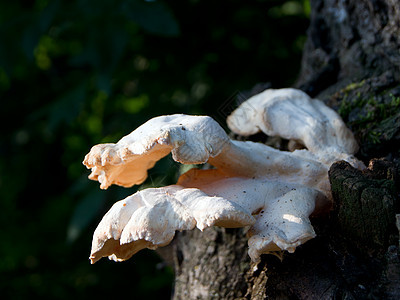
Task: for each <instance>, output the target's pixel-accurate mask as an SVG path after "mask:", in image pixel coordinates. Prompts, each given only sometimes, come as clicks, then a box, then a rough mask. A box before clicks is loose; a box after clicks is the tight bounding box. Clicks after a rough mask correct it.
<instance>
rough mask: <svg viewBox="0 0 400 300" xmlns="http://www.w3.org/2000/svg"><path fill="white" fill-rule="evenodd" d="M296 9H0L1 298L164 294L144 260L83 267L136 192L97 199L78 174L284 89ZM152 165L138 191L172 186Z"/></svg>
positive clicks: (130, 3) (166, 173)
mask: <svg viewBox="0 0 400 300" xmlns="http://www.w3.org/2000/svg"><path fill="white" fill-rule="evenodd" d="M309 11H310V9H309V3H308V1H305V0H297V1H278V0H264V1H262V0H259V1H256V0H251V1H194V0H192V1H172V0H170V1H139V0H112V1H111V0H110V1H95V0H77V1H67V0H54V1H51V0H37V1H27V0H25V1H22V0H21V1H2V2H1V3H0V99H1V108H0V113H1V123H2V124H1V126H0V130H1V135H0V208H1V210H0V214H1V215H0V228H1V233H2V234H1V235H2V239H1V243H0V257H1V259H0V279H1V280H0V295H1V298H2V299H7V298H9V299H25V298H33V297H42V298H51V299H70V298H71V297H74V298H80V299H81V298H82V299H83V298H87V297H90V298H93V297H100V298H103V297H104V298H105V297H111V296H112V297H118V296H122V295H124V294H126V293H128V294H129V297H130V298H132V299H141V298H144V297H146V298H157V299H162V298H166V299H168V298H169V294H170V293H171V284H172V280H173V272H172V269H171V268H169V267H167V266H165V265H164V264H163V263H162V262H161V261H160V260H159V259H158V258H157V256H156V255H155V254H154V252H151V251H142V252H140V253H138V254H137V255H135V257H134V258H133V259H131V260H129V261H127V262H125V263H114V262H109V261H107V260H105V259H103V260H102V261H100V262H99V263H97V264H95V265H90V264H89V262H88V260H87V257H88V255H89V251H90V244H91V236H92V233H93V231H94V229H95V227H96V225H97V223H98V222H99V221H100V219H101V217H102V215H103V214H104V213H105V212H106V211H107V210H108V209H109V208H110V206H111V205H112V204H113V203H114V202H115V201H117V200H120V199H122V198H124V197H126V196H127V195H129V194H132V193H133V192H135V191H136V189H137V188H131V189H123V188H121V187H112V188H110V189H109V190H107V191H101V190H100V189H99V187H98V183H95V182H91V181H89V180H88V179H87V175H88V173H89V172H88V171H87V170H86V169H85V168H84V166H83V165H82V164H81V161H82V160H83V157H84V155H85V154H86V153H87V152H88V151H89V149H90V147H91V146H92V145H94V144H98V143H104V142H116V141H117V140H118V139H119V138H121V137H122V136H123V135H125V134H127V133H129V132H130V131H131V130H133V129H134V128H136V127H137V126H139V125H140V124H142V123H143V122H145V121H146V120H148V119H150V118H151V117H154V116H157V115H161V114H170V113H188V114H208V115H211V116H213V117H214V118H215V119H217V120H218V121H219V122H220V123H221V124H222V123H223V122H224V112H223V110H222V109H221V108H222V107H224V105H225V104H226V103H227V102H229V101H231V100H229V99H233V96H234V95H235V94H236V93H237V92H238V91H243V90H248V89H251V88H252V87H253V86H254V85H255V84H256V83H260V82H270V83H271V84H272V86H273V87H276V88H278V87H284V86H289V85H291V84H292V83H293V81H294V79H295V77H296V75H297V73H298V70H299V66H300V59H301V51H302V47H303V44H304V41H305V32H306V28H307V25H308V14H309ZM178 172H179V168H178V167H177V166H176V165H175V164H174V163H173V162H172V160H171V159H168V158H167V159H164V160H162V161H161V162H159V163H158V164H157V165H156V167H155V168H154V169H153V170H151V172H150V174H149V179H148V181H147V182H146V183H145V185H147V186H159V185H163V184H170V183H172V182H173V181H174V180H176V178H177V174H178Z"/></svg>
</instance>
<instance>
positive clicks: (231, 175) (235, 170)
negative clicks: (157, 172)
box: [83, 89, 363, 263]
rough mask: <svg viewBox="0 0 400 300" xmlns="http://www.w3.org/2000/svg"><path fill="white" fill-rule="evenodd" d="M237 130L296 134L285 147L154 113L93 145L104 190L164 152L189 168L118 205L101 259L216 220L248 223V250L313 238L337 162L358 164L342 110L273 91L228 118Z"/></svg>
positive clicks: (98, 243) (93, 165) (101, 235)
mask: <svg viewBox="0 0 400 300" xmlns="http://www.w3.org/2000/svg"><path fill="white" fill-rule="evenodd" d="M227 123H228V127H229V128H230V129H231V130H232V131H233V132H235V133H237V134H240V135H243V136H249V135H252V134H255V133H257V132H259V131H262V132H264V133H265V134H267V135H269V136H279V137H282V138H285V139H288V140H289V145H290V148H293V149H297V148H300V147H299V145H301V148H303V149H301V150H294V151H279V150H277V149H274V148H271V147H269V146H267V145H264V144H261V143H254V142H250V141H246V142H245V141H236V140H232V139H230V138H229V137H228V135H227V134H226V133H225V131H224V130H223V129H222V128H221V127H220V125H219V124H218V123H217V122H216V121H214V120H213V119H212V118H210V117H207V116H189V115H183V114H176V115H169V116H161V117H156V118H153V119H151V120H149V121H147V122H146V123H145V124H143V125H142V126H140V127H138V128H137V129H136V130H134V131H133V132H132V133H130V134H129V135H127V136H125V137H123V138H122V139H121V140H120V141H118V142H117V143H116V144H100V145H96V146H94V147H93V148H92V149H91V151H90V152H89V153H88V154H87V155H86V157H85V160H84V162H83V163H84V164H85V165H86V167H87V168H90V169H91V174H90V176H89V178H90V179H93V180H98V181H99V182H100V184H101V185H100V187H101V188H102V189H106V188H108V187H109V186H110V185H112V184H116V185H121V186H124V187H130V186H133V185H137V184H141V183H142V182H144V181H145V179H146V177H147V170H148V169H150V168H152V167H153V166H154V164H155V163H156V162H157V161H158V160H160V159H161V158H162V157H164V156H166V155H168V154H169V153H172V158H173V159H174V160H175V161H177V162H179V163H182V164H204V163H209V164H210V165H212V166H213V167H214V168H213V169H207V170H201V169H191V170H189V171H188V172H186V173H184V174H183V175H181V177H180V178H179V180H178V182H177V183H176V184H175V185H170V186H166V187H161V188H148V189H144V190H141V191H138V192H136V193H135V194H133V195H131V196H129V197H127V198H125V199H124V200H121V201H119V202H117V203H115V204H114V205H113V207H112V208H111V209H110V210H109V211H108V213H107V214H106V215H105V216H104V217H103V219H102V220H101V222H100V224H99V225H98V227H97V229H96V231H95V233H94V236H93V242H92V251H91V255H90V260H91V262H92V263H94V262H96V261H98V260H99V259H100V258H102V257H109V258H110V259H112V260H115V261H123V260H126V259H129V258H130V257H132V255H134V254H135V253H137V252H138V251H140V250H141V249H144V248H149V249H156V248H158V247H162V246H165V245H167V244H168V243H170V242H171V240H172V239H173V237H174V235H175V232H176V231H177V230H178V231H182V230H192V229H194V228H195V227H197V228H198V229H200V230H204V229H205V228H207V227H210V226H222V227H226V228H237V227H245V226H249V230H248V236H249V241H248V245H249V255H250V257H251V259H252V260H253V261H257V260H259V257H260V255H261V254H265V253H276V252H279V251H282V250H286V251H289V252H293V251H294V250H295V248H296V247H297V246H299V245H301V244H303V243H305V242H306V241H308V240H309V239H311V238H313V237H315V232H314V229H313V227H312V225H311V223H310V220H309V216H310V215H311V214H312V213H318V212H320V211H323V210H327V209H329V208H330V206H331V204H332V196H331V190H330V184H329V180H328V169H329V167H330V165H331V164H332V163H333V162H335V161H338V160H345V161H347V162H349V163H350V164H352V165H353V166H355V167H358V168H363V164H362V163H361V162H360V161H358V160H357V159H356V158H354V156H353V154H354V153H355V152H356V151H357V147H358V146H357V143H356V141H355V139H354V137H353V134H352V133H351V131H350V130H349V129H348V128H347V127H346V126H345V124H344V123H343V121H342V119H341V118H340V117H339V115H338V114H337V113H336V112H335V111H333V110H332V109H330V108H329V107H327V106H326V105H325V104H324V103H323V102H321V101H319V100H316V99H311V98H310V97H309V96H307V95H306V94H305V93H303V92H301V91H299V90H295V89H280V90H274V89H269V90H266V91H264V92H262V93H260V94H258V95H256V96H254V97H252V98H250V99H248V100H247V101H246V102H244V103H242V104H241V105H240V106H239V107H238V108H237V109H236V110H235V111H234V112H233V113H232V114H231V115H230V116H229V117H228V119H227Z"/></svg>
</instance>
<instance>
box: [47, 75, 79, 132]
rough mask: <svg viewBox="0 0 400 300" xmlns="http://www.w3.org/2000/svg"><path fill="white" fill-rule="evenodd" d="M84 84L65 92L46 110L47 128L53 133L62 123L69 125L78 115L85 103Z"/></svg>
mask: <svg viewBox="0 0 400 300" xmlns="http://www.w3.org/2000/svg"><path fill="white" fill-rule="evenodd" d="M85 89H86V85H85V83H84V82H83V83H81V84H79V85H78V86H76V87H75V88H73V89H72V90H71V91H69V92H67V93H66V94H65V95H63V96H62V97H61V98H59V99H58V100H57V101H54V103H53V104H51V106H50V107H49V108H48V123H47V125H48V128H49V129H50V130H51V131H53V130H55V129H56V127H58V126H59V125H60V124H62V123H66V124H68V123H71V122H72V121H73V120H74V119H75V118H76V117H77V115H78V114H79V112H80V111H81V108H82V103H83V102H84V101H85V95H86V93H85Z"/></svg>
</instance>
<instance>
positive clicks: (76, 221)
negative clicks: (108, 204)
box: [67, 188, 106, 243]
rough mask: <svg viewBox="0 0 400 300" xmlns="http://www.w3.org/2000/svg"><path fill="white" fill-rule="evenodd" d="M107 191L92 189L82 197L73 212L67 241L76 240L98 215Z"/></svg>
mask: <svg viewBox="0 0 400 300" xmlns="http://www.w3.org/2000/svg"><path fill="white" fill-rule="evenodd" d="M105 195H106V193H105V192H104V191H102V190H100V189H97V188H96V189H92V190H90V192H89V193H88V194H87V195H86V196H85V197H83V198H82V200H81V201H80V202H79V204H78V205H77V206H76V208H75V211H74V213H73V214H72V217H71V221H70V222H69V225H68V230H67V241H68V242H70V243H71V242H74V241H75V240H76V239H77V238H78V237H79V236H80V234H81V232H82V231H83V230H85V229H86V227H87V226H88V225H89V224H90V223H91V222H92V221H93V220H94V218H95V217H96V216H98V214H99V212H100V211H101V208H102V207H103V206H104V203H105V200H106V197H105Z"/></svg>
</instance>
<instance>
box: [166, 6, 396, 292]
mask: <svg viewBox="0 0 400 300" xmlns="http://www.w3.org/2000/svg"><path fill="white" fill-rule="evenodd" d="M311 7H312V14H311V20H310V28H309V30H308V37H307V42H306V45H305V50H304V54H303V60H302V69H301V72H300V76H299V79H298V81H297V83H296V87H298V88H300V89H302V90H304V91H305V92H307V93H308V94H310V95H311V96H313V97H318V98H320V99H321V100H323V101H325V102H326V103H327V104H328V105H330V106H331V107H333V108H335V109H336V110H337V111H338V112H339V113H340V114H341V115H342V117H343V119H344V120H345V121H346V122H347V124H348V126H349V127H350V128H351V129H352V130H353V131H354V132H355V135H356V137H357V139H358V141H359V144H360V145H361V149H360V152H359V154H358V157H359V158H361V159H363V160H364V161H365V162H366V163H368V161H369V160H370V159H372V158H377V157H386V160H381V163H377V162H376V161H375V163H372V165H371V168H370V169H369V170H367V171H366V172H360V171H357V170H354V169H352V168H351V167H349V166H347V165H343V164H341V163H338V164H334V165H333V166H332V167H331V170H330V180H331V183H332V190H333V193H334V197H335V209H334V210H333V211H332V212H331V214H330V215H329V216H325V217H323V218H320V219H316V218H314V219H312V223H313V225H314V228H315V230H316V232H317V237H316V238H315V239H313V240H311V241H309V242H307V243H306V244H304V245H302V246H301V247H299V248H298V249H297V250H296V252H295V253H294V254H288V253H285V254H284V255H283V259H282V261H281V260H280V259H278V258H277V257H275V256H271V255H264V256H262V260H261V262H260V263H259V264H258V265H255V264H254V263H251V262H250V258H249V257H248V255H247V238H246V236H245V229H221V228H210V229H207V230H206V231H205V232H203V233H201V232H199V231H197V230H195V231H191V232H183V233H179V234H177V237H176V239H175V241H174V243H173V244H172V245H171V246H170V247H169V248H168V249H169V250H170V255H171V254H172V256H171V257H172V261H173V264H174V268H175V273H176V282H175V290H174V295H173V298H174V299H400V260H399V237H398V229H397V227H396V214H398V213H399V194H398V190H396V187H399V186H400V185H399V183H400V181H399V178H400V172H399V170H400V167H399V166H400V163H399V160H398V159H397V158H398V157H399V156H400V152H399V151H400V150H399V149H400V100H399V99H400V98H399V96H400V83H399V80H400V71H399V70H400V51H399V48H400V5H399V3H398V0H347V1H346V0H325V1H323V0H311ZM374 164H375V165H374ZM377 165H379V166H380V167H377Z"/></svg>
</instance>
